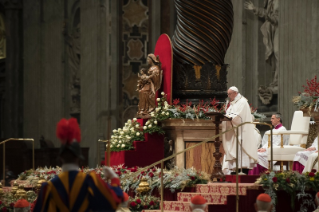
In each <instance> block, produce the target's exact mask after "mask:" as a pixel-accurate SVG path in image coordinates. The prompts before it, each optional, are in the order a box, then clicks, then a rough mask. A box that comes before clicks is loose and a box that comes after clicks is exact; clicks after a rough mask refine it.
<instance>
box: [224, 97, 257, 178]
mask: <svg viewBox="0 0 319 212" xmlns="http://www.w3.org/2000/svg"><path fill="white" fill-rule="evenodd" d="M227 105H228V104H227V103H226V107H227ZM226 116H228V117H231V118H232V120H231V121H223V122H222V131H223V132H224V131H226V130H229V129H231V128H232V127H233V126H234V127H236V126H237V125H239V124H241V123H243V122H252V121H253V120H252V116H251V111H250V106H249V104H248V101H247V99H246V98H245V97H243V96H242V95H241V94H239V93H238V95H237V96H236V98H235V99H234V100H233V101H232V102H230V104H229V107H228V108H227V109H226ZM254 128H255V126H254V125H253V124H245V125H243V126H241V127H239V128H238V142H239V143H238V156H239V157H238V168H241V164H242V168H248V169H252V168H254V165H255V164H256V163H257V160H258V155H257V145H256V137H255V132H254ZM236 134H237V130H232V131H229V132H227V133H225V134H223V147H224V150H225V157H224V162H223V172H224V173H227V172H228V170H233V171H235V169H236V141H237V138H236ZM241 142H242V144H241ZM241 146H242V147H243V151H241ZM241 152H242V153H243V155H242V157H241ZM241 159H242V161H241Z"/></svg>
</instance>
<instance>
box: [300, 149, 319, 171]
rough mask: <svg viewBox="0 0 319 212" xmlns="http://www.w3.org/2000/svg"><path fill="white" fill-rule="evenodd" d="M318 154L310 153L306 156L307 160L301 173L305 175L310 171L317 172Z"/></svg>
mask: <svg viewBox="0 0 319 212" xmlns="http://www.w3.org/2000/svg"><path fill="white" fill-rule="evenodd" d="M317 158H318V152H312V153H311V154H310V155H309V156H308V160H307V162H306V165H305V168H304V170H303V171H302V173H306V172H311V169H316V170H318V161H317Z"/></svg>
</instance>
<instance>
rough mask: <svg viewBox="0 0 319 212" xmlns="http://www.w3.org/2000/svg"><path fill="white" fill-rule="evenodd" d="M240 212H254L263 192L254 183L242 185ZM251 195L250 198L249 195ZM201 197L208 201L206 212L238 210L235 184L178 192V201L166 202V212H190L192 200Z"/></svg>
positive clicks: (200, 185) (152, 211)
mask: <svg viewBox="0 0 319 212" xmlns="http://www.w3.org/2000/svg"><path fill="white" fill-rule="evenodd" d="M238 188H239V195H240V204H241V205H240V207H239V208H241V210H240V211H245V212H250V211H254V208H253V203H254V202H255V201H256V196H257V195H258V194H259V193H262V192H263V191H262V190H260V187H259V186H256V185H255V184H254V183H240V184H239V186H238ZM249 193H250V194H251V195H250V196H248V194H249ZM196 195H201V196H203V197H204V198H205V199H206V202H207V206H208V207H207V208H206V210H205V211H206V212H211V211H214V212H215V211H219V212H227V211H235V208H236V184H235V183H209V184H199V185H196V192H178V193H177V201H164V211H165V212H173V211H174V212H177V211H180V212H182V211H185V212H190V209H189V204H190V201H191V198H192V197H193V196H196ZM158 211H160V210H144V212H158Z"/></svg>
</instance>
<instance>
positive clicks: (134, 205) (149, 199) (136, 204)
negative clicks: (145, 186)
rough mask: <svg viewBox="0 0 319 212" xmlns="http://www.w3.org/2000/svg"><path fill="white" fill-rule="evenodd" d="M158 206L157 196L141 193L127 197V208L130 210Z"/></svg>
mask: <svg viewBox="0 0 319 212" xmlns="http://www.w3.org/2000/svg"><path fill="white" fill-rule="evenodd" d="M159 208H160V199H159V198H158V197H154V196H149V195H143V196H139V195H137V196H135V197H134V198H132V197H130V198H129V209H130V210H131V211H142V210H155V209H159Z"/></svg>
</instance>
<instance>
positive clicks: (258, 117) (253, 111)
mask: <svg viewBox="0 0 319 212" xmlns="http://www.w3.org/2000/svg"><path fill="white" fill-rule="evenodd" d="M250 113H251V114H252V115H253V116H254V118H255V120H258V121H262V120H264V119H265V118H266V116H265V114H262V113H257V108H254V107H253V106H251V105H250Z"/></svg>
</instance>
